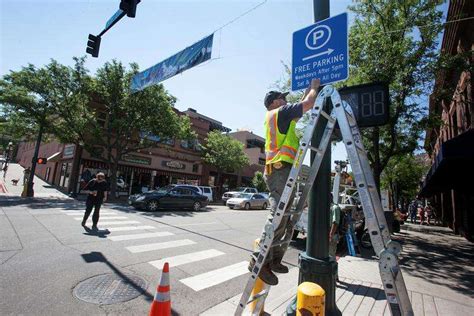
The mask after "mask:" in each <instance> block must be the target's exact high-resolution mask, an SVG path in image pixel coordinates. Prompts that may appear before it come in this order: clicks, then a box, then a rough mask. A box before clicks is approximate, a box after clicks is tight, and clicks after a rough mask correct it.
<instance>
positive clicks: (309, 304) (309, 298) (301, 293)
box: [296, 282, 326, 316]
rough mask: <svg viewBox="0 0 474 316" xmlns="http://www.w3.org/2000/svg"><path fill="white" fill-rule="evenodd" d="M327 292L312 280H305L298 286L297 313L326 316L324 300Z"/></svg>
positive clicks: (302, 315) (300, 315)
mask: <svg viewBox="0 0 474 316" xmlns="http://www.w3.org/2000/svg"><path fill="white" fill-rule="evenodd" d="M325 300H326V293H325V292H324V289H323V288H322V287H320V286H319V285H317V284H316V283H312V282H303V283H301V284H300V285H299V286H298V294H297V295H296V315H297V316H309V315H315V316H316V315H318V316H324V312H325V309H324V302H325Z"/></svg>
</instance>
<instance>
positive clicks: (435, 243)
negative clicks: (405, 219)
mask: <svg viewBox="0 0 474 316" xmlns="http://www.w3.org/2000/svg"><path fill="white" fill-rule="evenodd" d="M394 239H395V240H397V241H399V242H400V243H401V244H402V246H403V252H402V255H401V260H400V264H401V266H402V267H404V268H405V269H406V270H407V271H408V272H409V274H411V275H413V276H415V277H420V278H423V279H425V280H427V281H429V282H431V283H434V284H439V285H444V286H448V287H450V288H451V289H453V290H455V291H457V292H460V293H462V294H467V295H471V296H472V295H474V273H473V268H472V263H473V262H474V244H472V243H470V242H468V241H466V240H465V239H463V238H461V237H457V236H452V235H446V234H444V233H436V232H432V233H429V234H422V233H416V234H415V233H412V234H407V235H406V236H404V237H398V238H394Z"/></svg>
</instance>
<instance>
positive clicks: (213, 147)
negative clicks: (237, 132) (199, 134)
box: [202, 131, 249, 185]
mask: <svg viewBox="0 0 474 316" xmlns="http://www.w3.org/2000/svg"><path fill="white" fill-rule="evenodd" d="M243 148H244V145H243V144H242V143H241V142H239V141H238V140H236V139H233V138H231V137H229V136H227V135H224V134H221V133H220V132H219V131H211V132H209V134H208V135H207V138H206V144H205V145H204V146H203V152H202V160H203V161H204V162H205V163H207V164H209V165H211V166H214V167H215V168H216V169H217V171H218V179H217V181H216V183H217V185H219V177H220V174H221V173H222V172H234V171H237V170H240V169H242V168H243V167H244V166H246V165H248V164H249V159H248V157H247V156H246V155H245V153H244V150H243Z"/></svg>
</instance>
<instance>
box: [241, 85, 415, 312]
mask: <svg viewBox="0 0 474 316" xmlns="http://www.w3.org/2000/svg"><path fill="white" fill-rule="evenodd" d="M328 99H329V100H330V102H331V103H330V104H331V105H332V108H331V109H330V110H331V112H330V114H328V113H327V112H328V111H327V110H326V108H327V105H328V104H327V100H328ZM321 117H324V118H326V122H325V123H324V122H322V121H323V120H320V118H321ZM336 121H337V122H338V124H339V128H340V130H341V134H342V138H343V141H344V144H345V146H346V150H347V154H348V156H349V161H350V163H351V166H352V171H353V173H354V178H355V181H356V184H357V190H358V192H359V197H360V200H361V204H362V207H363V211H364V215H365V218H366V225H367V227H368V229H369V232H370V238H371V241H372V245H373V248H374V250H375V253H376V254H377V255H378V257H379V270H380V276H381V279H382V283H383V287H384V291H385V295H386V297H387V302H388V304H389V306H390V311H391V314H392V315H413V309H412V307H411V302H410V299H409V297H408V292H407V289H406V286H405V282H404V280H403V276H402V273H401V270H400V267H399V264H398V255H399V253H400V252H401V246H400V245H399V244H398V243H397V242H394V241H392V240H391V239H390V233H389V231H388V227H387V222H386V219H385V216H384V212H383V209H382V204H381V201H380V197H379V195H378V192H377V188H376V186H375V181H374V177H373V174H372V170H371V169H370V165H369V161H368V158H367V154H366V152H365V149H364V146H363V144H362V139H361V134H360V132H359V128H358V126H357V123H356V120H355V117H354V115H353V113H352V109H351V107H350V106H349V105H348V104H347V103H346V102H345V101H342V100H341V97H340V95H339V93H338V92H337V90H336V89H334V88H333V87H332V86H331V85H327V86H326V87H324V89H323V90H322V91H321V92H320V93H319V94H318V97H317V99H316V102H315V105H314V106H313V108H312V109H311V111H310V121H309V123H308V125H307V127H306V129H305V132H304V135H303V137H302V138H301V140H300V147H299V148H298V151H297V154H296V157H295V161H294V163H293V166H292V168H291V171H290V174H289V176H288V179H287V181H286V184H285V188H284V190H283V193H282V195H281V198H280V201H279V202H278V205H277V209H276V211H275V214H274V217H273V221H272V224H267V225H265V228H264V230H265V233H266V234H265V238H264V240H263V241H260V253H259V254H258V256H257V258H256V262H255V265H254V267H253V270H252V272H251V275H250V277H249V280H248V281H247V284H246V286H245V289H244V292H243V294H242V296H241V298H240V302H239V304H238V305H237V309H236V311H235V314H234V315H242V313H243V312H244V310H245V307H246V306H247V304H249V303H251V302H253V301H256V300H257V304H256V306H255V308H254V311H253V313H252V314H253V315H259V314H260V311H261V309H262V306H263V302H264V300H265V299H266V297H267V295H268V293H269V290H270V288H271V287H270V286H269V285H267V286H266V287H264V289H263V290H262V291H261V292H260V293H257V294H256V295H254V296H253V297H250V295H251V292H252V289H253V287H254V285H255V282H256V280H257V277H258V275H259V273H260V270H261V268H262V266H263V263H264V262H265V259H266V257H267V255H268V252H269V250H270V249H271V248H272V247H277V246H283V247H287V246H288V245H289V243H290V241H291V236H292V233H293V225H294V224H295V223H296V222H297V221H298V220H299V218H300V216H301V213H302V211H303V207H304V204H305V201H306V200H307V198H308V194H309V191H310V190H311V187H312V184H313V182H314V180H315V179H316V176H317V173H318V170H319V168H320V166H321V162H322V159H323V157H324V154H325V151H326V149H327V147H328V145H329V143H330V139H331V135H332V133H333V131H334V127H335V124H336ZM318 124H326V126H325V129H324V133H323V136H322V137H321V141H320V144H319V147H318V148H315V147H313V146H310V145H309V142H310V140H311V137H312V135H313V132H314V129H315V127H316V126H317V125H318ZM308 149H309V150H312V151H314V152H315V156H314V158H313V161H312V164H311V169H310V172H309V175H308V177H307V180H306V182H305V185H304V189H303V192H302V194H301V196H300V198H299V200H298V203H297V206H296V208H295V209H294V210H290V209H288V210H287V208H290V206H289V205H288V204H289V201H290V198H291V195H292V193H293V190H294V188H295V184H296V180H297V179H298V175H299V174H300V171H301V166H302V164H303V160H304V157H305V155H306V153H307V151H308ZM285 210H287V211H286V212H285ZM284 216H290V219H289V221H288V222H289V225H288V226H287V229H286V232H285V235H284V237H283V239H282V240H278V241H274V240H273V231H274V229H275V228H277V227H278V226H279V224H280V222H281V220H282V218H283V217H284Z"/></svg>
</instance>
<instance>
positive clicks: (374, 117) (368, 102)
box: [339, 82, 390, 127]
mask: <svg viewBox="0 0 474 316" xmlns="http://www.w3.org/2000/svg"><path fill="white" fill-rule="evenodd" d="M339 94H340V95H341V98H342V100H344V101H346V102H347V103H348V104H349V105H350V106H351V108H352V111H353V112H354V115H355V117H356V120H357V125H358V126H359V127H373V126H380V125H385V124H387V122H388V119H389V118H390V111H389V103H390V97H389V94H388V84H387V83H382V82H376V83H369V84H362V85H357V86H352V87H344V88H341V89H339Z"/></svg>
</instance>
